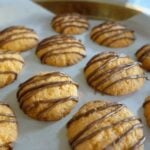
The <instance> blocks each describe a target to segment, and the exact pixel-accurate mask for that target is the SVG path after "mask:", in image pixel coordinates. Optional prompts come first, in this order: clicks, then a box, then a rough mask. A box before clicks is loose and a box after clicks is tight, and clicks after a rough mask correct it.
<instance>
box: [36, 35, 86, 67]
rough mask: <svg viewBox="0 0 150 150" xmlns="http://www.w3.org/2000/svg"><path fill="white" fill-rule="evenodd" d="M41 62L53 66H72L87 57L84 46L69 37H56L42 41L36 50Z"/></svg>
mask: <svg viewBox="0 0 150 150" xmlns="http://www.w3.org/2000/svg"><path fill="white" fill-rule="evenodd" d="M36 54H37V56H38V57H39V58H40V59H41V62H42V63H44V64H47V65H51V66H57V67H65V66H71V65H74V64H76V63H78V62H79V61H81V60H82V59H83V58H84V57H85V56H86V50H85V48H84V46H83V44H82V43H81V42H80V41H79V40H77V39H75V38H73V37H71V36H67V35H55V36H52V37H49V38H46V39H44V40H42V41H41V42H40V43H39V45H38V47H37V50H36Z"/></svg>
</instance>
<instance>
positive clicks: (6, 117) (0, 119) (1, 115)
mask: <svg viewBox="0 0 150 150" xmlns="http://www.w3.org/2000/svg"><path fill="white" fill-rule="evenodd" d="M3 107H7V109H8V108H9V109H10V107H9V105H8V104H5V103H3V102H0V124H7V127H6V136H4V135H3V134H4V133H2V138H3V139H2V140H1V141H2V143H1V144H0V149H1V148H2V149H5V148H6V149H9V150H12V149H13V145H12V144H13V142H14V141H13V140H15V139H13V138H12V137H11V138H10V137H9V136H10V135H9V134H8V133H7V132H11V131H10V129H9V128H10V127H11V126H14V125H15V124H17V121H16V116H15V115H14V114H13V112H9V113H5V111H4V110H3ZM1 109H2V110H3V111H4V112H3V111H1ZM9 124H10V126H9ZM3 127H5V126H4V125H3ZM7 129H9V130H7ZM14 130H15V129H14ZM13 132H14V131H13ZM5 137H7V138H5ZM6 140H7V141H6ZM10 140H11V141H10ZM4 142H6V143H4Z"/></svg>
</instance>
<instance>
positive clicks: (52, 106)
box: [37, 98, 77, 118]
mask: <svg viewBox="0 0 150 150" xmlns="http://www.w3.org/2000/svg"><path fill="white" fill-rule="evenodd" d="M68 101H74V102H76V103H77V101H76V99H70V98H68V99H62V100H58V101H56V102H55V103H53V104H50V105H48V107H47V108H45V109H43V110H42V111H40V112H38V113H37V118H41V116H42V115H44V113H46V112H47V111H50V110H52V109H53V108H54V107H55V106H57V105H58V104H61V103H65V102H68Z"/></svg>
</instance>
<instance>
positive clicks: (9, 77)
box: [0, 52, 24, 88]
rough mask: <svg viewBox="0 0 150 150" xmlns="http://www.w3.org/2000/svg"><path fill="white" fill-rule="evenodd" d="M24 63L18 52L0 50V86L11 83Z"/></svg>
mask: <svg viewBox="0 0 150 150" xmlns="http://www.w3.org/2000/svg"><path fill="white" fill-rule="evenodd" d="M23 65H24V60H23V58H22V57H21V55H20V54H18V53H13V52H0V88H2V87H4V86H6V85H8V84H11V83H12V82H13V81H14V80H16V79H17V76H18V74H19V73H20V72H21V70H22V68H23Z"/></svg>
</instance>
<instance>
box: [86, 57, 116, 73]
mask: <svg viewBox="0 0 150 150" xmlns="http://www.w3.org/2000/svg"><path fill="white" fill-rule="evenodd" d="M99 56H100V55H97V57H96V58H92V60H90V61H89V62H88V63H87V65H86V67H85V68H84V71H86V69H87V68H88V67H90V66H91V65H93V64H95V63H97V62H99V61H103V60H107V59H111V58H114V57H117V55H114V54H110V55H107V56H106V57H102V58H101V57H100V58H98V57H99Z"/></svg>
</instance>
